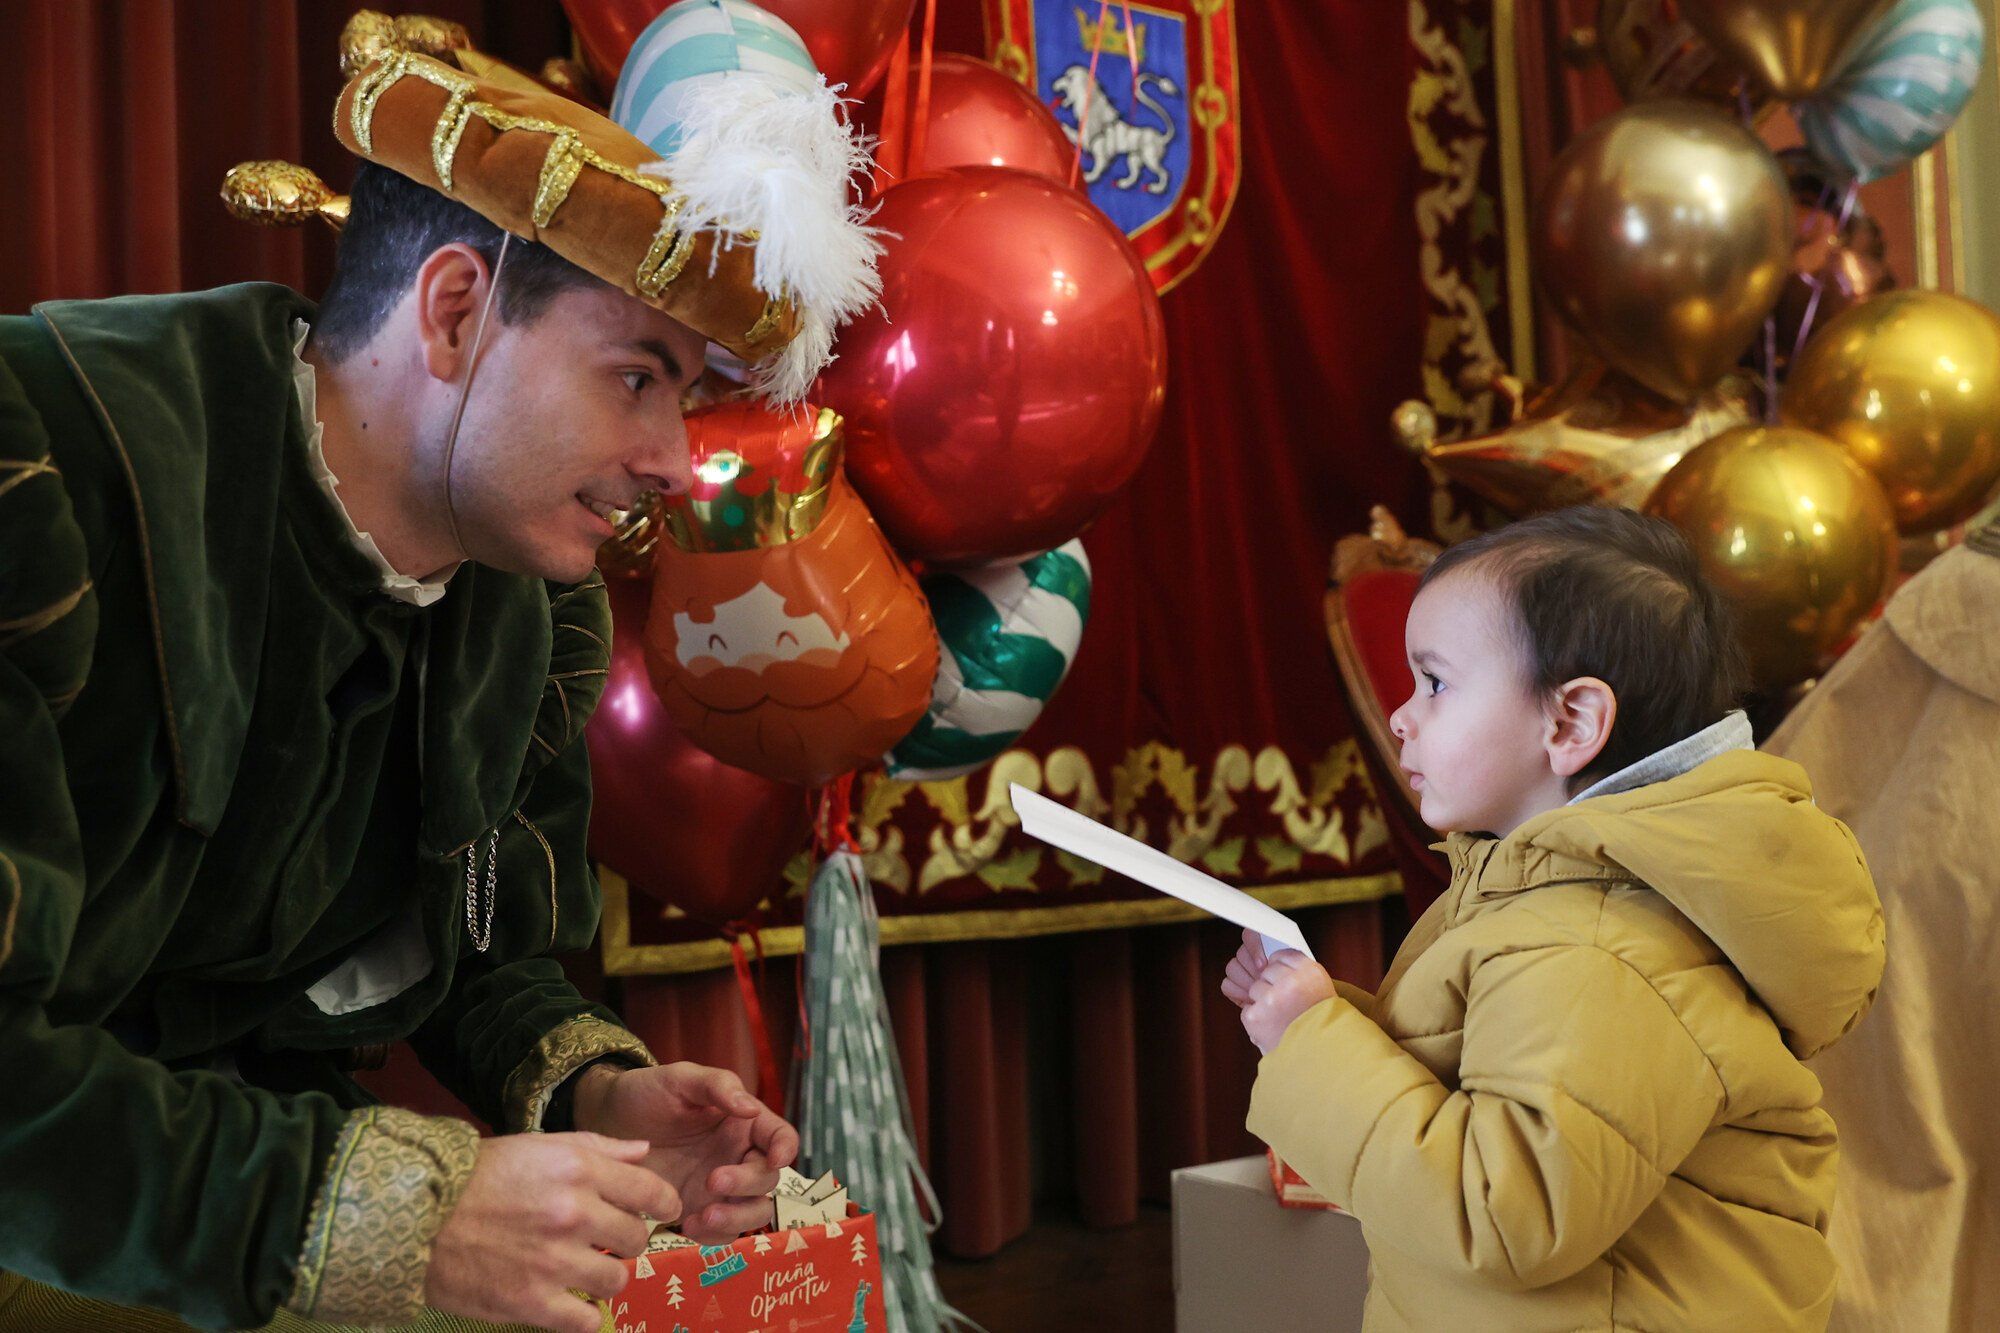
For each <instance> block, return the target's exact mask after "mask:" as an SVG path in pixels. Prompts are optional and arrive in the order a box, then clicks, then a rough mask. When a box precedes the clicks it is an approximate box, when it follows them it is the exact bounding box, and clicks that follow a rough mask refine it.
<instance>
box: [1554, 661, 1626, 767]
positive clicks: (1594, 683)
mask: <svg viewBox="0 0 2000 1333" xmlns="http://www.w3.org/2000/svg"><path fill="white" fill-rule="evenodd" d="M1617 720H1618V696H1617V695H1615V694H1613V693H1612V692H1611V687H1610V686H1609V685H1606V684H1605V683H1604V682H1603V681H1601V680H1599V679H1597V677H1595V676H1581V677H1579V678H1577V679H1576V680H1572V681H1568V682H1566V683H1564V684H1563V685H1560V686H1558V687H1557V688H1556V693H1555V698H1554V700H1553V702H1552V704H1551V707H1550V709H1549V730H1548V738H1547V740H1546V741H1545V742H1544V743H1545V744H1546V745H1547V746H1548V751H1549V768H1550V769H1551V770H1553V771H1554V773H1555V774H1556V776H1557V777H1563V778H1567V777H1574V776H1575V775H1576V774H1578V773H1581V772H1582V771H1583V770H1584V769H1586V768H1588V767H1589V766H1590V765H1591V763H1592V761H1594V760H1595V759H1596V758H1597V756H1598V755H1599V754H1601V753H1602V752H1603V750H1604V746H1605V744H1606V742H1608V741H1609V740H1610V739H1611V726H1612V724H1613V723H1614V722H1616V721H1617Z"/></svg>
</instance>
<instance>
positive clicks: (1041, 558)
mask: <svg viewBox="0 0 2000 1333" xmlns="http://www.w3.org/2000/svg"><path fill="white" fill-rule="evenodd" d="M923 585H924V596H925V597H927V598H929V599H930V604H931V616H932V618H933V619H935V620H936V621H937V629H938V640H939V642H940V643H942V644H943V646H944V651H943V652H942V653H940V654H939V655H938V674H937V681H936V683H935V684H934V685H932V687H931V706H930V711H929V712H927V713H925V714H924V719H923V721H921V722H919V723H918V724H917V729H916V730H915V731H913V732H911V733H910V734H909V735H908V736H906V737H904V738H903V741H902V743H901V744H900V745H898V746H897V747H896V748H895V749H894V750H893V751H891V752H890V754H889V761H888V762H889V776H890V777H892V778H901V779H904V780H906V781H925V782H928V781H935V780H938V779H941V778H955V777H957V776H958V775H960V774H961V773H970V772H971V771H972V770H973V769H975V768H978V767H979V766H980V765H981V764H983V763H986V762H987V761H988V760H991V759H993V758H995V757H997V756H998V755H999V754H1000V752H1001V751H1003V750H1005V749H1006V748H1007V747H1008V746H1009V745H1012V744H1013V743H1014V741H1015V740H1016V739H1017V738H1018V737H1019V736H1020V734H1021V733H1022V732H1024V731H1026V730H1027V729H1028V727H1029V725H1030V724H1031V723H1033V722H1034V720H1035V719H1036V718H1037V717H1039V716H1041V712H1042V706H1043V705H1044V704H1046V703H1048V701H1049V699H1050V698H1051V697H1052V696H1053V695H1054V694H1055V692H1056V687H1057V686H1058V685H1061V684H1062V682H1063V677H1064V676H1066V675H1068V674H1069V667H1070V663H1071V662H1074V661H1075V660H1076V648H1077V644H1079V643H1080V642H1082V640H1083V623H1084V621H1085V620H1087V619H1089V618H1090V561H1089V559H1088V558H1087V557H1086V556H1085V555H1084V553H1083V543H1082V542H1081V541H1072V542H1069V543H1067V544H1066V545H1063V546H1058V547H1057V548H1056V549H1055V550H1053V551H1048V552H1045V553H1043V554H1041V555H1038V556H1036V557H1034V558H1033V559H1032V560H1025V561H1023V562H1021V563H1020V564H1018V565H988V566H986V567H984V568H982V569H969V570H954V571H952V572H950V573H938V574H932V575H930V576H928V577H926V578H925V579H924V581H923Z"/></svg>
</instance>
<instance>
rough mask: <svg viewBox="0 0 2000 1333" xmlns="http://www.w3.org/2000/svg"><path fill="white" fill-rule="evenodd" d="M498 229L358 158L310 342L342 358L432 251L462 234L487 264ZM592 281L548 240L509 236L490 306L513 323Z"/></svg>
mask: <svg viewBox="0 0 2000 1333" xmlns="http://www.w3.org/2000/svg"><path fill="white" fill-rule="evenodd" d="M501 234H502V233H501V231H500V228H498V227H496V226H494V225H493V224H492V223H491V222H488V221H487V220H486V219H485V218H483V217H481V216H479V214H477V213H475V212H473V211H472V210H471V209H470V208H467V207H466V206H465V205H464V204H461V203H459V202H458V201H457V200H456V199H453V198H451V197H450V196H449V195H446V194H443V193H441V192H439V191H437V190H433V189H431V188H430V187H429V186H427V185H420V184H418V183H417V182H416V181H413V180H411V179H410V178H409V177H407V176H405V175H403V174H402V173H401V172H397V171H391V170H390V169H389V168H387V167H382V166H377V165H375V164H374V163H372V162H363V163H362V164H361V169H360V170H359V171H358V172H357V173H356V174H355V177H354V189H353V190H352V192H351V193H350V195H349V203H348V216H347V225H346V226H345V227H342V228H341V231H340V244H339V246H338V248H337V249H336V250H335V252H334V264H333V280H332V281H331V282H329V283H328V284H327V288H326V295H325V296H324V297H323V298H322V299H321V301H320V306H319V316H318V318H316V319H315V320H314V321H313V341H314V342H315V343H316V344H318V346H319V347H320V348H321V350H323V351H324V352H325V353H326V354H327V355H328V356H329V357H331V358H332V359H333V360H335V361H341V360H345V359H346V358H347V357H349V356H351V355H353V354H354V353H355V352H357V351H359V350H360V349H361V348H362V346H364V345H365V344H366V343H367V342H368V340H369V339H370V338H372V337H374V336H375V332H376V330H377V329H380V328H381V327H382V321H383V320H385V319H387V318H388V317H389V312H390V311H391V310H393V309H395V308H396V303H397V302H398V301H400V300H402V299H403V294H404V293H405V292H407V291H409V290H410V284H411V283H412V282H414V281H415V280H416V276H417V269H418V268H419V267H421V266H422V264H423V262H424V260H426V259H428V258H429V257H430V256H431V254H432V253H433V252H434V251H436V250H437V249H438V248H439V247H441V246H446V245H450V244H452V243H453V242H454V241H462V242H464V243H465V244H466V245H469V246H471V247H472V248H473V249H475V250H477V251H478V252H479V253H480V254H481V255H482V256H484V257H485V259H486V264H487V267H488V268H489V269H490V268H491V267H492V266H493V264H494V262H495V261H496V260H498V259H499V257H500V239H501ZM599 281H600V279H598V278H596V277H594V276H592V275H591V274H589V273H586V272H584V271H583V270H582V269H580V268H578V267H577V266H576V265H574V264H572V263H570V262H569V261H568V260H567V259H564V258H563V257H562V256H561V255H559V254H557V253H556V252H555V251H554V250H551V249H550V248H549V247H548V246H546V245H538V244H535V243H534V242H532V241H523V240H522V239H521V238H520V237H518V236H516V237H515V238H514V243H513V244H512V245H510V246H509V247H508V248H507V267H506V269H505V270H504V271H503V273H502V276H501V279H500V291H499V294H498V296H497V297H495V299H494V306H495V307H496V309H497V310H498V313H499V315H500V318H501V319H502V320H504V321H505V322H507V323H509V324H519V323H522V322H524V321H528V320H533V319H536V318H538V317H539V316H540V315H541V313H542V312H543V311H544V310H545V309H547V308H548V304H549V302H550V301H552V300H554V299H555V297H556V296H557V295H558V294H559V293H561V292H563V291H566V290H567V289H569V288H571V287H582V286H587V285H589V284H591V283H595V282H599Z"/></svg>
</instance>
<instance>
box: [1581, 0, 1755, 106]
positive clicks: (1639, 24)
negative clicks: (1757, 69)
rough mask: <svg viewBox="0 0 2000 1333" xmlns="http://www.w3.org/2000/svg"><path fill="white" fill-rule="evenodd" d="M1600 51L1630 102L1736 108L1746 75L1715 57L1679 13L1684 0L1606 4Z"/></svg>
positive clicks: (1600, 16) (1610, 0) (1600, 20)
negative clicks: (1690, 101)
mask: <svg viewBox="0 0 2000 1333" xmlns="http://www.w3.org/2000/svg"><path fill="white" fill-rule="evenodd" d="M1597 49H1598V51H1599V52H1600V53H1601V54H1602V55H1603V57H1604V68H1605V70H1606V71H1607V72H1608V73H1609V74H1610V75H1611V82H1612V83H1614V84H1616V85H1617V87H1618V95H1619V96H1620V97H1623V98H1624V99H1625V100H1626V101H1628V102H1643V101H1646V100H1647V99H1648V98H1653V97H1676V96H1689V97H1699V98H1702V99H1704V100H1706V101H1726V102H1728V103H1730V104H1731V105H1732V106H1733V105H1734V104H1735V100H1736V90H1737V87H1738V85H1739V84H1740V83H1742V82H1743V71H1742V70H1741V69H1738V68H1737V67H1736V66H1735V65H1732V64H1730V63H1729V62H1728V61H1727V60H1724V59H1723V58H1722V57H1721V56H1720V55H1719V54H1717V52H1716V50H1715V48H1714V47H1712V46H1710V45H1709V44H1708V43H1707V42H1706V41H1705V40H1703V38H1702V36H1701V34H1700V33H1698V32H1696V31H1695V30H1694V25H1692V24H1690V23H1689V22H1688V21H1687V18H1686V16H1685V15H1684V14H1682V12H1681V0H1603V4H1601V5H1600V6H1599V7H1598V11H1597Z"/></svg>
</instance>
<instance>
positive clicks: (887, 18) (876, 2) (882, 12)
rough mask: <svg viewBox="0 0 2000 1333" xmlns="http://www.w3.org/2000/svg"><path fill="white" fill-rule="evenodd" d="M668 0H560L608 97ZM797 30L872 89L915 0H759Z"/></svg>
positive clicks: (860, 90)
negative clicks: (640, 41) (634, 47)
mask: <svg viewBox="0 0 2000 1333" xmlns="http://www.w3.org/2000/svg"><path fill="white" fill-rule="evenodd" d="M667 3H668V0H562V7H563V12H564V13H565V14H567V15H568V16H569V26H570V27H571V29H573V30H574V31H575V33H576V40H577V45H578V46H580V47H581V48H582V49H583V63H584V64H585V66H586V67H588V68H589V70H590V76H591V78H593V79H595V80H596V81H597V87H598V91H599V92H600V93H601V94H602V95H603V96H604V97H606V98H609V97H610V96H611V91H612V89H613V88H615V87H617V85H618V71H619V70H621V69H623V68H625V57H626V56H628V55H630V54H631V52H632V43H634V42H636V41H638V40H639V34H640V33H642V32H644V31H645V30H646V25H647V24H648V23H651V22H652V21H653V20H654V19H656V18H658V17H659V16H660V11H662V10H664V9H665V8H666V7H667ZM756 3H757V5H758V7H759V8H760V9H767V10H769V11H770V12H771V13H773V14H776V15H777V16H778V17H779V18H781V19H783V20H784V21H785V22H786V23H789V24H790V25H791V26H792V30H793V31H795V32H797V33H798V35H799V38H800V40H802V41H804V42H805V44H806V50H807V51H809V52H811V53H812V58H813V63H814V64H815V65H818V66H819V72H820V73H822V74H824V75H826V81H827V82H828V83H831V84H843V83H844V84H846V85H847V96H849V97H866V96H867V95H868V93H869V91H870V90H871V89H873V88H874V87H875V85H876V84H877V83H879V82H881V79H882V75H883V73H884V72H886V71H887V70H888V68H889V57H890V56H891V55H892V54H893V53H894V52H895V49H896V42H897V39H899V38H900V37H902V35H903V33H904V32H905V30H907V29H908V28H909V26H910V12H911V11H912V10H913V9H915V8H916V3H917V0H756Z"/></svg>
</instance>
